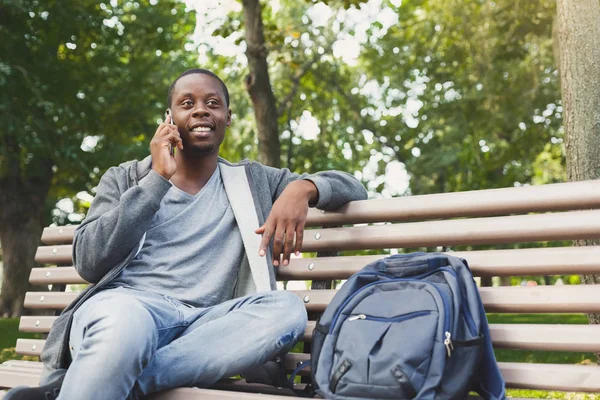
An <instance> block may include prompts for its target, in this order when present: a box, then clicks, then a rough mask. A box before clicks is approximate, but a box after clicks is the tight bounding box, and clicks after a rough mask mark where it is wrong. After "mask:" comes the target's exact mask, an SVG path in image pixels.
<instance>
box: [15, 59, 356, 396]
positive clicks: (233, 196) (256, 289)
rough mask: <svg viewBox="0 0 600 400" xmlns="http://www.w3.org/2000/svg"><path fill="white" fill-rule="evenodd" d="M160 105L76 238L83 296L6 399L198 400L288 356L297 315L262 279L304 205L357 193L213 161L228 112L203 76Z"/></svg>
mask: <svg viewBox="0 0 600 400" xmlns="http://www.w3.org/2000/svg"><path fill="white" fill-rule="evenodd" d="M168 104H169V110H167V112H168V116H167V121H166V122H165V123H163V124H161V125H160V126H159V127H158V129H157V130H156V133H155V135H154V138H153V139H152V141H151V143H150V153H151V154H150V156H149V157H147V158H146V159H145V160H143V161H141V162H137V161H132V162H128V163H124V164H122V165H120V166H118V167H113V168H111V169H109V170H108V171H107V173H106V174H105V175H104V176H103V177H102V179H101V181H100V184H99V186H98V190H97V195H96V197H95V199H94V201H93V203H92V205H91V207H90V210H89V212H88V215H87V217H86V219H85V220H84V221H83V222H82V224H81V225H80V226H79V227H78V228H77V230H76V232H75V238H74V242H73V260H74V265H75V268H76V269H77V271H78V272H79V274H80V275H81V276H82V277H83V278H84V279H86V280H87V281H89V282H91V283H94V284H95V285H90V287H89V288H88V289H87V290H86V291H85V292H84V293H82V294H81V295H80V297H79V298H78V299H77V300H76V301H75V302H73V304H72V305H70V306H69V307H68V308H67V309H65V311H64V312H63V314H62V315H61V316H60V317H59V319H58V320H57V321H56V323H55V324H54V326H53V329H52V331H51V333H50V335H49V337H48V340H47V344H46V346H45V348H44V351H43V353H42V361H43V362H44V367H45V371H44V375H43V378H42V382H41V383H42V384H43V386H41V387H40V388H17V389H15V390H13V391H11V392H9V394H8V395H7V396H6V399H7V400H9V399H12V400H15V399H44V400H47V399H51V398H58V399H66V400H69V399H90V400H94V399H111V400H115V399H125V398H131V399H137V398H140V397H142V396H144V395H147V394H149V393H154V392H158V391H162V390H166V389H170V388H175V387H180V386H197V387H208V386H211V385H213V384H214V383H215V382H217V381H218V380H219V379H221V378H226V377H229V376H233V375H236V374H240V373H243V372H245V371H247V370H249V369H251V368H253V367H256V366H259V365H261V364H263V363H265V362H266V361H268V360H270V359H272V358H274V357H276V356H277V355H279V354H282V353H285V352H287V351H288V350H289V349H290V348H291V347H292V346H293V345H294V343H295V341H296V340H297V338H298V337H299V335H300V334H301V333H302V332H303V331H304V329H305V327H306V322H307V317H306V311H305V309H304V305H303V303H302V301H300V300H299V299H298V298H297V297H296V296H295V295H293V294H291V293H289V292H286V291H276V290H273V289H275V274H274V269H273V266H275V267H282V268H285V266H286V265H288V263H289V258H290V254H291V253H292V252H299V250H300V248H301V245H302V235H303V231H304V223H305V221H306V215H307V211H308V207H309V205H310V206H316V207H319V208H321V209H326V210H330V209H336V208H339V207H340V206H341V205H343V204H344V203H346V202H348V201H352V200H359V199H365V198H366V192H365V190H364V188H363V187H362V186H361V185H360V183H359V182H358V181H357V180H356V179H354V178H353V177H352V176H351V175H349V174H346V173H341V172H335V171H329V172H323V173H318V174H315V175H307V174H305V175H297V174H293V173H291V172H290V171H289V170H286V169H282V170H279V169H275V168H271V167H266V166H263V165H261V164H259V163H256V162H250V161H247V160H245V161H242V162H240V163H239V164H231V163H228V162H227V161H225V160H223V159H220V158H219V157H218V152H219V147H220V145H221V143H222V142H223V139H224V136H225V131H226V128H227V127H228V126H229V125H230V124H231V110H230V109H229V93H228V90H227V87H226V86H225V84H224V83H223V81H222V80H221V79H220V78H219V77H217V76H216V75H215V74H213V73H212V72H210V71H207V70H202V69H194V70H190V71H186V72H184V73H183V74H182V75H181V76H180V77H178V78H177V79H176V80H175V82H174V83H173V84H172V85H171V87H170V89H169V93H168ZM265 218H266V219H265ZM253 230H254V232H253ZM259 235H262V239H261V236H259ZM67 368H68V369H67Z"/></svg>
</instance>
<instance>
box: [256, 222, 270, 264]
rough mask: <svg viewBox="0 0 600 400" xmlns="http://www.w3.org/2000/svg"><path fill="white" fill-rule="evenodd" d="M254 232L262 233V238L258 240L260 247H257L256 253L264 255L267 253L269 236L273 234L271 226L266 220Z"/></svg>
mask: <svg viewBox="0 0 600 400" xmlns="http://www.w3.org/2000/svg"><path fill="white" fill-rule="evenodd" d="M256 233H258V234H262V240H261V241H260V248H259V249H258V255H259V256H261V257H264V255H265V254H267V249H268V248H269V243H270V242H271V237H272V236H273V226H272V224H270V222H269V221H268V220H267V222H266V223H265V224H264V225H263V226H261V227H260V228H258V229H257V230H256Z"/></svg>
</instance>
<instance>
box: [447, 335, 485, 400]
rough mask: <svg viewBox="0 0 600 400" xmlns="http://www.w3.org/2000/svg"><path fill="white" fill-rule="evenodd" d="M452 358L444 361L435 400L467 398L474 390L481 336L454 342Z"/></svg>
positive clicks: (480, 351) (477, 377)
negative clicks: (444, 366) (444, 364)
mask: <svg viewBox="0 0 600 400" xmlns="http://www.w3.org/2000/svg"><path fill="white" fill-rule="evenodd" d="M452 344H453V346H454V349H453V351H452V356H451V357H450V358H449V359H448V360H447V361H446V368H445V369H444V379H443V380H442V381H441V382H440V387H439V389H438V392H437V395H436V399H437V398H439V399H440V400H442V399H448V400H451V399H456V398H467V396H468V394H469V390H474V387H473V382H477V381H479V372H480V371H479V369H478V368H477V366H478V365H481V357H482V354H483V345H484V344H485V337H484V336H483V335H481V336H478V337H476V338H474V339H469V340H454V341H453V342H452Z"/></svg>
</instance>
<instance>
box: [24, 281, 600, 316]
mask: <svg viewBox="0 0 600 400" xmlns="http://www.w3.org/2000/svg"><path fill="white" fill-rule="evenodd" d="M599 286H600V285H565V286H535V287H520V286H518V287H517V286H512V287H508V286H507V287H495V288H490V287H484V288H480V289H479V292H480V294H481V299H482V301H483V304H484V306H485V309H486V311H487V312H499V313H591V312H600V287H599ZM292 292H293V293H295V294H296V295H298V296H299V297H300V298H302V299H303V300H304V303H305V304H306V309H307V310H308V311H323V310H325V307H326V306H327V304H329V302H330V300H331V299H332V298H333V296H334V295H335V290H293V291H292ZM77 294H78V293H76V292H66V293H65V292H28V293H27V294H26V295H25V307H27V308H33V309H61V308H64V307H66V306H67V305H68V304H69V303H70V302H71V301H73V300H74V299H75V297H76V296H77Z"/></svg>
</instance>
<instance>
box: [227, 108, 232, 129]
mask: <svg viewBox="0 0 600 400" xmlns="http://www.w3.org/2000/svg"><path fill="white" fill-rule="evenodd" d="M227 126H231V108H228V109H227Z"/></svg>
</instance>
